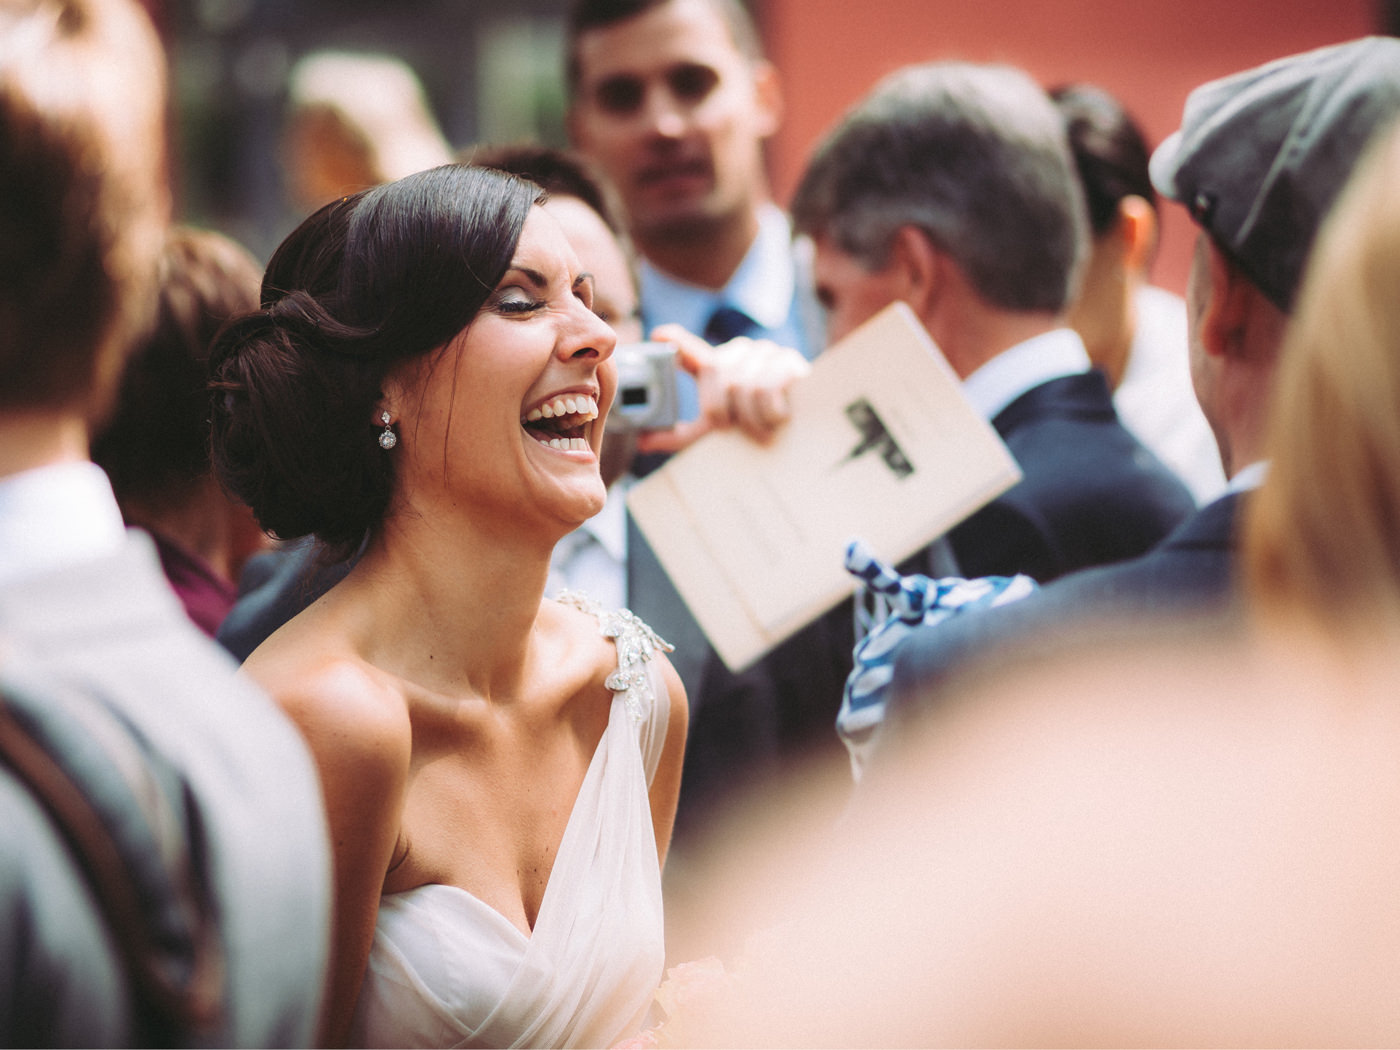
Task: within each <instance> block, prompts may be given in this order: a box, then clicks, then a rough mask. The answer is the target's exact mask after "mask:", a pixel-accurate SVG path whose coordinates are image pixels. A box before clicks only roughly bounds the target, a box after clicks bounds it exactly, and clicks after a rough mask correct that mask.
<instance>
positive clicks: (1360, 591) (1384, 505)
mask: <svg viewBox="0 0 1400 1050" xmlns="http://www.w3.org/2000/svg"><path fill="white" fill-rule="evenodd" d="M1397 179H1400V125H1397V126H1395V127H1393V128H1392V129H1391V130H1390V131H1389V132H1388V133H1383V134H1382V135H1380V136H1379V137H1378V138H1377V139H1376V140H1375V141H1374V142H1373V144H1372V146H1371V148H1370V149H1369V150H1368V151H1367V153H1366V155H1365V157H1364V159H1363V161H1362V163H1361V164H1360V165H1359V166H1358V169H1357V172H1356V174H1355V175H1354V176H1353V177H1352V179H1351V182H1350V183H1349V184H1348V186H1347V188H1346V190H1345V192H1344V193H1343V194H1342V195H1341V197H1340V198H1339V200H1338V203H1337V205H1336V207H1335V209H1334V211H1333V212H1332V214H1331V216H1330V217H1329V218H1328V220H1327V222H1326V224H1325V225H1324V227H1323V229H1322V232H1321V234H1320V235H1319V238H1318V242H1317V245H1316V247H1315V249H1314V252H1313V254H1312V257H1311V259H1310V261H1309V265H1308V269H1307V272H1306V276H1305V279H1304V284H1303V291H1302V295H1301V298H1300V300H1299V306H1298V310H1297V313H1296V315H1295V320H1294V322H1293V324H1292V326H1291V327H1290V329H1289V333H1288V337H1287V339H1286V342H1285V344H1284V350H1283V359H1282V361H1281V363H1280V366H1279V373H1278V379H1277V388H1276V390H1275V394H1274V399H1273V410H1272V414H1271V417H1270V422H1269V430H1268V436H1267V441H1268V446H1267V447H1268V450H1269V455H1270V457H1271V461H1272V462H1271V466H1270V468H1269V471H1270V473H1269V477H1268V479H1267V481H1266V482H1265V484H1264V486H1263V487H1262V489H1261V490H1260V491H1259V492H1258V493H1257V495H1256V497H1255V499H1254V502H1253V505H1252V506H1251V507H1250V508H1249V510H1248V512H1247V514H1246V518H1245V525H1244V534H1243V565H1244V572H1245V580H1246V587H1247V588H1248V591H1249V593H1250V596H1251V598H1252V599H1253V600H1254V601H1255V605H1256V606H1257V608H1258V609H1259V610H1260V613H1261V615H1263V616H1265V617H1269V616H1271V615H1276V614H1283V615H1287V616H1292V617H1298V616H1301V617H1303V618H1307V619H1311V620H1313V621H1315V622H1316V623H1317V624H1318V625H1319V626H1321V627H1322V628H1323V629H1324V630H1326V631H1330V632H1332V633H1335V634H1339V635H1353V634H1355V633H1357V632H1358V631H1370V630H1376V629H1380V628H1383V627H1385V626H1388V625H1390V624H1392V623H1394V624H1395V625H1398V626H1400V200H1397V198H1396V196H1395V192H1394V186H1395V184H1396V180H1397Z"/></svg>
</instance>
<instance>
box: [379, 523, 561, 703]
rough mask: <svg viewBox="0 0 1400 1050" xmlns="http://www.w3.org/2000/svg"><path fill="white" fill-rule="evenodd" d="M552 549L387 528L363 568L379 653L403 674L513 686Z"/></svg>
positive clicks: (526, 541)
mask: <svg viewBox="0 0 1400 1050" xmlns="http://www.w3.org/2000/svg"><path fill="white" fill-rule="evenodd" d="M551 550H552V545H551V543H550V542H549V540H548V539H547V538H544V539H541V538H539V537H526V536H521V535H518V534H515V535H511V534H509V533H507V534H505V535H501V534H493V535H484V534H482V533H481V532H479V531H471V530H461V529H455V530H452V531H450V532H448V531H444V530H441V529H433V528H425V527H422V526H421V524H420V526H419V527H407V528H405V527H402V526H396V525H394V524H393V523H389V524H388V525H387V526H386V528H385V530H384V532H383V533H382V534H381V535H380V536H378V537H376V539H375V540H373V541H372V542H371V543H370V545H369V547H368V548H367V549H366V551H365V553H364V556H363V557H362V558H361V560H360V563H359V565H357V567H356V573H357V574H358V575H359V576H360V577H361V580H362V582H363V584H364V585H365V592H366V594H367V595H372V598H371V600H372V601H373V603H374V606H375V610H376V611H375V620H376V626H375V638H374V643H373V644H374V646H375V648H376V650H378V651H379V652H380V653H383V654H384V655H385V657H386V660H388V661H392V662H393V663H394V664H395V665H397V667H398V670H400V672H401V673H403V674H405V675H410V676H411V675H414V674H415V668H416V670H417V673H419V674H421V675H423V676H425V677H428V678H431V677H437V676H439V675H441V676H445V677H449V678H451V679H453V680H460V679H462V678H465V679H466V680H468V681H470V682H472V683H473V684H474V685H476V686H477V687H479V688H481V689H483V690H487V691H489V690H490V689H491V688H492V686H491V685H490V684H489V683H506V684H507V688H508V687H509V683H510V682H511V681H512V680H514V679H515V678H516V677H517V676H518V675H519V674H520V673H521V672H522V670H523V668H524V667H525V665H526V661H527V657H528V655H529V651H530V640H531V632H532V630H533V628H534V626H535V621H536V619H537V618H538V616H539V610H540V601H541V599H542V598H543V595H544V587H545V581H546V579H547V577H548V574H549V556H550V552H551Z"/></svg>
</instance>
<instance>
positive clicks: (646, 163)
mask: <svg viewBox="0 0 1400 1050" xmlns="http://www.w3.org/2000/svg"><path fill="white" fill-rule="evenodd" d="M567 54H568V70H567V80H568V87H569V95H570V106H569V117H568V121H569V123H568V126H569V133H570V136H571V138H572V140H573V143H574V145H575V146H576V147H577V148H578V149H579V150H580V151H581V152H583V153H585V154H587V155H588V156H589V157H590V158H591V159H592V160H593V161H594V162H595V163H596V164H597V165H598V167H599V168H600V169H601V170H602V172H603V173H604V175H606V176H607V178H608V179H609V180H610V181H611V182H612V183H613V184H614V186H615V187H616V189H617V191H618V196H619V197H620V199H621V202H622V205H623V212H624V217H625V220H626V224H627V227H628V232H629V234H630V235H631V238H632V241H633V243H634V245H635V247H636V249H637V252H638V255H639V256H640V279H641V313H642V321H643V325H644V329H645V331H646V332H647V334H648V335H649V336H650V337H652V338H657V339H661V340H664V341H675V342H677V343H679V344H680V345H681V347H682V354H681V359H680V360H681V364H682V367H684V368H686V369H687V370H689V371H691V372H694V373H697V374H699V375H700V380H699V383H698V389H697V384H696V383H695V382H693V381H692V380H691V378H690V376H689V375H685V374H682V375H681V376H680V405H681V418H682V419H683V420H687V421H692V422H685V423H682V425H681V426H679V427H677V428H675V430H674V431H664V432H653V433H644V434H642V435H641V437H640V439H639V449H640V450H641V451H642V452H644V453H645V452H654V453H665V452H671V451H675V450H676V449H678V448H680V447H682V446H683V445H684V444H686V443H687V442H688V441H689V440H693V438H694V436H695V435H697V434H698V433H700V432H702V431H703V430H704V429H706V428H707V427H709V426H712V425H726V424H729V425H735V424H737V425H741V426H744V428H745V429H746V430H748V431H750V432H753V429H754V428H752V427H750V426H747V425H745V423H744V419H745V412H744V408H743V405H744V404H745V398H746V389H745V388H746V387H747V388H749V389H755V388H757V389H761V388H764V387H765V386H767V387H773V388H775V389H779V388H780V389H783V390H785V389H786V385H787V384H788V383H789V382H790V381H791V380H792V379H795V378H796V376H798V375H800V374H801V373H802V372H803V371H805V365H804V362H803V361H802V360H801V359H800V358H798V356H797V354H795V353H793V352H792V351H791V350H788V349H786V348H793V347H795V348H796V349H797V350H798V351H801V354H802V355H803V356H805V357H806V358H809V359H810V358H812V357H814V356H815V355H816V354H817V352H818V351H820V349H821V348H822V347H823V346H824V345H825V332H824V326H823V322H822V315H821V310H820V308H819V307H818V306H817V304H816V301H815V299H814V297H813V295H812V292H811V286H812V282H811V266H810V257H809V253H808V251H807V249H806V247H805V246H806V242H805V241H799V242H798V243H797V244H794V242H793V238H792V232H791V227H790V225H789V223H788V220H787V217H786V216H785V215H784V214H783V212H782V210H781V209H779V208H778V207H777V205H775V204H774V203H773V201H772V199H771V195H770V193H769V186H768V179H767V176H766V173H765V170H764V156H763V153H764V143H765V141H766V140H767V139H768V137H769V136H770V135H772V134H773V132H774V131H775V130H776V129H777V127H778V122H779V119H780V117H781V109H782V98H781V93H780V90H779V85H778V79H777V75H776V72H775V70H774V69H773V67H772V65H771V64H770V63H768V62H767V61H765V59H764V57H763V54H762V51H761V48H760V45H759V40H758V34H757V32H756V30H755V27H754V24H753V21H752V19H751V18H750V16H749V14H748V12H747V10H746V9H745V7H744V5H743V3H741V2H740V0H574V3H573V5H572V7H571V10H570V13H569V19H568V39H567ZM676 326H679V327H676ZM682 329H683V331H682ZM696 337H703V338H704V340H706V341H708V342H709V343H712V344H721V343H728V346H727V347H726V348H725V350H724V352H723V357H724V360H725V361H727V362H729V363H730V364H734V363H735V362H736V359H737V357H739V356H740V355H742V356H743V357H744V360H743V362H742V363H743V366H744V367H743V368H742V369H738V370H737V371H738V372H741V373H746V374H747V375H748V377H749V379H751V380H753V382H751V383H750V382H739V383H734V382H730V381H729V380H726V379H725V378H724V377H723V376H722V375H719V373H721V372H722V371H723V369H722V368H721V367H720V356H721V355H711V354H707V353H706V351H708V349H709V348H708V347H705V346H703V345H697V344H698V342H699V340H698V339H696ZM736 337H737V340H738V341H732V340H736ZM744 338H747V339H750V340H752V342H743V341H742V340H743V339H744ZM733 371H734V370H731V374H732V373H733ZM757 373H762V374H763V375H764V376H767V377H768V379H761V380H759V379H754V376H755V375H756V374H757ZM717 377H718V378H717ZM716 379H717V381H715V382H711V380H716ZM770 379H771V380H772V381H771V382H770V381H769V380H770ZM716 388H721V389H720V393H719V396H718V397H716V396H715V395H714V391H715V389H716ZM757 403H758V404H759V405H760V406H761V405H762V404H764V403H765V402H764V400H763V399H762V398H760V399H758V402H757ZM759 415H760V418H759V420H758V422H760V423H762V422H769V423H771V424H774V425H777V424H780V423H781V421H782V420H783V419H785V418H786V410H785V400H784V399H781V398H780V399H779V403H776V404H771V405H770V408H769V409H768V410H767V412H766V413H765V412H760V413H759ZM697 417H698V418H697ZM654 462H655V460H654V459H650V460H649V459H648V458H647V457H643V458H642V459H641V461H640V462H639V463H638V464H637V466H636V468H635V469H636V470H637V472H638V473H642V472H644V471H645V470H646V469H647V467H648V466H651V465H653V464H654ZM627 565H628V588H627V590H628V595H627V599H628V605H629V606H630V607H631V608H632V609H633V610H634V611H635V612H636V613H637V614H638V615H639V616H642V617H643V618H645V619H646V620H647V622H648V623H650V624H651V625H652V626H653V627H654V628H655V629H656V630H657V632H658V633H660V634H661V635H662V636H663V637H664V638H666V639H667V640H668V641H670V642H672V643H673V644H674V645H675V646H676V651H675V653H674V654H673V656H674V666H675V667H676V670H677V671H678V672H679V673H680V675H681V677H682V679H683V680H684V682H685V685H686V692H687V695H688V696H689V697H690V701H691V735H690V737H689V746H688V754H687V758H686V767H685V776H684V786H683V788H682V793H681V802H680V811H679V813H678V815H677V829H676V835H677V842H678V844H680V843H682V841H683V840H684V839H685V838H686V837H687V835H688V829H689V828H690V827H691V826H692V824H693V822H694V821H695V819H696V818H697V817H698V816H699V814H701V813H702V812H703V813H707V814H708V813H710V812H713V811H714V810H715V807H716V806H717V804H718V803H719V800H720V799H721V797H726V796H727V795H728V792H729V791H730V790H731V789H732V788H733V787H734V786H735V785H736V784H737V783H739V782H741V781H745V780H748V779H750V778H752V777H755V776H759V775H762V774H765V773H768V772H771V771H773V770H774V769H775V768H776V767H777V766H779V765H781V763H782V762H783V761H785V758H786V756H787V755H790V754H792V753H793V752H799V751H805V750H806V748H807V746H808V745H810V744H811V743H812V742H813V741H817V740H820V741H822V742H825V743H828V744H829V743H830V742H831V733H830V726H831V719H832V718H833V717H834V715H835V712H836V708H837V706H838V705H839V702H840V691H841V683H842V681H843V680H844V678H845V675H846V673H847V672H848V671H849V669H850V653H849V649H850V643H849V638H850V630H849V627H848V626H845V625H842V624H839V623H833V624H827V623H823V622H821V621H819V622H818V624H816V625H813V626H812V627H811V628H809V629H807V630H805V631H803V632H800V633H799V634H798V635H797V636H796V637H795V638H793V639H790V640H789V642H788V643H786V644H785V645H784V646H783V647H781V648H780V649H778V650H777V651H776V652H774V653H772V654H770V655H769V656H768V657H767V658H765V659H764V660H762V661H760V662H759V664H757V665H756V666H754V667H751V668H749V669H748V670H747V671H745V672H743V673H742V674H739V675H735V674H732V673H731V672H729V670H728V669H727V668H725V666H724V665H723V663H722V662H721V661H720V660H719V658H718V656H717V655H716V654H715V653H714V651H713V650H712V649H711V648H710V646H709V644H708V642H707V641H706V639H705V636H704V634H703V632H701V630H700V628H699V626H698V625H697V624H696V622H695V620H694V618H693V617H692V616H691V615H690V613H689V611H688V610H687V609H686V606H685V603H684V602H683V601H682V600H681V598H680V596H679V595H678V594H677V593H676V590H675V588H674V586H673V585H672V584H671V582H670V579H669V578H668V577H667V575H666V573H665V571H664V570H663V569H662V567H661V566H660V564H659V563H658V562H657V559H656V556H655V554H654V553H653V552H652V551H651V549H650V547H649V546H648V545H647V544H646V541H645V539H644V538H643V537H642V536H641V534H640V532H639V531H638V530H637V529H636V528H635V526H633V525H632V524H631V523H630V522H629V529H628V535H627ZM828 631H829V632H831V638H837V639H839V644H833V643H832V642H831V640H830V638H829V637H828V635H827V632H828ZM677 867H678V865H677V864H676V863H675V860H674V854H673V861H672V862H671V864H669V865H668V873H670V872H672V871H673V870H674V869H676V868H677Z"/></svg>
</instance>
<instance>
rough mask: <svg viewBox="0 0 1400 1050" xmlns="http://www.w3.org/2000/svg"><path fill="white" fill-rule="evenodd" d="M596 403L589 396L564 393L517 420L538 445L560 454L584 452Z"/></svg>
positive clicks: (586, 450) (589, 447) (587, 445)
mask: <svg viewBox="0 0 1400 1050" xmlns="http://www.w3.org/2000/svg"><path fill="white" fill-rule="evenodd" d="M597 418H598V402H597V400H596V399H595V398H593V397H592V396H591V395H589V394H564V395H561V396H560V397H556V398H553V399H551V400H549V401H546V402H545V403H544V404H542V405H540V406H538V407H536V408H532V409H531V410H530V411H529V412H528V413H527V414H526V416H525V418H524V419H522V420H521V421H520V425H521V426H523V427H524V428H525V429H526V430H527V431H529V433H530V436H531V437H532V438H534V439H535V440H536V441H538V442H539V443H540V444H542V445H548V446H549V447H550V448H555V449H559V450H561V451H563V452H588V451H590V449H591V448H592V446H591V445H589V443H588V438H589V435H590V434H591V433H592V429H593V421H594V420H596V419H597Z"/></svg>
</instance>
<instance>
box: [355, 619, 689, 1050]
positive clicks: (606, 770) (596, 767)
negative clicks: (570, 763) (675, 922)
mask: <svg viewBox="0 0 1400 1050" xmlns="http://www.w3.org/2000/svg"><path fill="white" fill-rule="evenodd" d="M565 600H570V601H571V603H572V604H574V605H576V606H578V607H581V608H585V609H587V611H589V612H591V613H593V615H594V616H596V617H597V618H598V620H599V625H600V628H601V630H602V632H603V634H605V635H607V636H609V637H611V638H613V639H614V642H615V643H616V645H617V652H618V667H617V670H616V671H615V672H614V673H613V674H612V675H610V676H609V678H608V687H609V688H610V689H612V690H613V700H612V709H611V712H610V714H609V716H608V726H607V729H606V730H605V731H604V733H603V738H602V739H601V740H600V741H599V742H598V749H597V751H595V752H594V754H593V758H592V761H591V762H590V764H589V767H588V772H587V774H586V775H585V777H584V781H583V786H582V787H581V788H580V789H579V793H578V798H577V800H576V801H575V802H574V808H573V811H572V813H571V814H570V816H569V822H568V825H567V827H566V828H565V831H564V838H563V840H562V841H561V842H560V845H559V853H558V856H557V857H556V858H555V861H554V868H553V870H552V871H551V872H550V876H549V883H548V885H547V886H546V887H545V894H544V899H543V901H542V902H541V905H540V912H539V915H538V916H537V917H536V919H535V928H534V932H533V934H531V935H526V934H524V933H522V932H521V931H520V930H519V929H517V928H516V927H515V926H514V925H513V924H512V923H511V922H509V921H508V920H507V919H506V918H505V917H504V916H503V915H501V914H500V913H499V912H497V911H495V910H494V909H493V908H490V907H488V906H487V905H485V904H483V903H482V902H481V901H479V900H477V898H475V897H474V896H472V895H471V894H470V893H468V892H467V891H465V890H462V889H459V888H457V887H455V886H444V885H427V886H418V887H415V888H414V889H411V890H406V891H404V892H402V893H388V894H385V895H384V897H383V898H382V899H381V901H380V905H379V919H378V924H377V926H376V929H375V934H374V945H373V947H372V948H371V949H370V956H369V966H368V969H367V970H366V973H365V981H364V986H363V988H362V990H361V992H360V999H359V1004H358V1006H357V1007H356V1013H355V1019H354V1025H353V1028H352V1031H351V1045H356V1046H398V1047H408V1046H413V1047H439V1046H490V1047H504V1046H532V1047H555V1046H558V1047H566V1046H568V1047H573V1046H587V1047H606V1046H611V1045H613V1044H614V1043H616V1042H619V1041H620V1040H622V1039H625V1038H627V1037H629V1036H631V1035H633V1034H635V1033H636V1032H637V1030H638V1029H639V1028H640V1027H641V1026H642V1023H643V1021H644V1020H645V1018H646V1014H647V1010H648V1007H649V1006H650V1004H651V1001H652V996H653V994H654V992H655V991H656V987H657V984H658V983H659V981H660V980H661V975H662V969H663V967H664V965H665V949H664V944H663V938H664V927H663V920H662V910H661V871H660V865H659V864H658V862H657V856H656V839H655V835H654V833H653V830H652V822H651V806H650V801H649V798H648V794H647V791H648V787H649V786H650V784H651V779H652V777H653V775H654V774H655V772H656V766H657V762H658V760H659V758H660V756H661V749H662V745H663V743H664V742H665V739H666V721H667V713H668V699H667V693H666V686H665V682H664V680H663V679H662V677H661V674H660V670H659V664H658V662H657V661H654V660H651V659H650V657H651V655H652V654H653V652H654V651H655V650H656V649H657V648H661V647H663V646H664V645H665V643H663V642H661V641H660V639H658V638H657V637H656V635H654V634H653V633H652V632H651V630H650V629H649V628H647V627H646V626H645V625H644V624H642V623H641V621H639V620H637V619H636V617H634V616H633V615H632V614H631V613H629V612H626V611H622V612H603V611H601V610H599V609H597V608H596V607H594V606H592V605H591V604H590V603H587V602H586V601H584V600H581V599H577V598H571V599H565Z"/></svg>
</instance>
